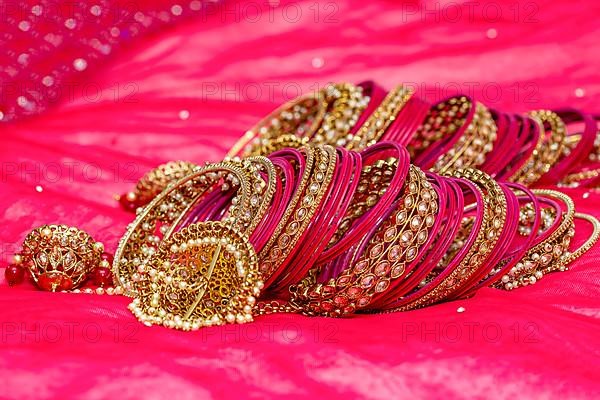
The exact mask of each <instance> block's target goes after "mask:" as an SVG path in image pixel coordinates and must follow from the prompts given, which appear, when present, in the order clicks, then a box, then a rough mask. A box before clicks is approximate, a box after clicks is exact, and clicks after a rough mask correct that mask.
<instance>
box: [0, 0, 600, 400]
mask: <svg viewBox="0 0 600 400" xmlns="http://www.w3.org/2000/svg"><path fill="white" fill-rule="evenodd" d="M427 3H428V4H427V6H424V5H423V4H420V5H418V4H417V5H415V4H416V3H410V4H408V5H407V3H402V2H396V1H391V0H390V1H383V0H380V1H372V2H366V1H349V0H335V1H332V2H325V1H318V2H315V1H313V0H308V1H294V2H285V1H284V2H281V4H279V5H278V6H272V7H269V6H267V5H265V4H266V2H262V1H256V2H251V3H249V2H245V3H233V4H232V3H230V4H229V5H228V6H226V8H217V9H215V10H213V12H211V15H208V16H206V18H202V19H200V20H196V21H188V22H186V23H184V24H182V25H178V26H175V27H172V28H171V29H168V30H165V31H162V32H161V33H159V34H155V35H153V36H151V37H147V38H145V39H143V40H141V41H137V42H133V43H132V44H130V45H128V46H126V47H125V48H123V49H121V50H120V51H119V52H118V53H117V54H116V55H115V57H113V58H111V60H110V63H109V64H108V65H104V66H102V67H98V68H97V69H96V70H95V73H94V74H92V75H91V76H90V78H89V80H88V81H87V83H85V82H83V81H82V82H79V83H80V84H81V85H82V87H87V88H88V92H87V93H88V95H87V96H82V94H81V91H77V93H76V94H74V95H73V96H70V98H66V99H65V101H64V102H63V103H61V104H59V105H57V106H56V107H54V108H52V109H51V110H49V111H47V112H45V113H43V114H41V115H40V116H38V117H35V118H30V119H27V120H22V121H19V122H18V123H15V124H10V125H5V126H3V127H2V131H1V132H0V134H1V143H2V144H1V146H0V162H1V164H0V165H1V166H2V171H1V180H0V193H1V196H0V219H1V221H2V229H1V230H0V243H2V259H3V260H8V259H9V257H10V255H11V254H12V253H13V252H14V251H15V250H17V249H18V245H19V244H20V242H21V241H22V239H23V238H24V236H25V235H26V233H27V232H28V231H29V230H30V229H31V228H33V227H36V226H39V225H41V224H45V223H65V224H71V225H76V226H78V227H80V228H83V229H85V230H87V231H88V232H90V233H91V234H92V235H93V236H94V237H95V238H96V240H100V241H103V242H104V243H105V244H106V246H107V248H108V249H110V250H114V248H115V246H116V243H117V241H118V239H119V237H120V235H121V234H122V233H123V231H124V228H125V226H126V224H127V223H128V222H129V221H130V220H131V219H132V215H130V214H128V213H126V212H124V211H122V210H121V209H120V208H119V207H118V204H117V203H116V202H115V201H114V199H113V195H114V194H116V193H120V192H123V191H125V190H128V189H129V188H131V186H132V185H133V184H134V182H135V181H136V180H137V178H139V177H140V176H141V175H142V174H143V173H144V172H145V171H146V170H148V169H150V168H152V167H154V166H156V165H157V164H159V163H161V162H164V161H167V160H170V159H187V160H191V161H197V162H203V161H205V160H218V159H219V158H221V157H222V156H223V155H224V154H225V152H226V150H227V149H228V148H229V146H230V145H231V144H232V143H233V142H234V141H235V140H236V138H237V137H239V136H240V135H241V134H242V133H243V132H244V131H245V130H246V129H248V128H249V127H250V126H252V125H253V124H254V123H255V122H256V121H257V120H258V119H259V118H260V117H261V116H263V115H265V114H266V113H267V112H268V111H270V110H271V109H272V108H274V107H275V106H276V105H277V104H279V103H280V102H282V101H283V100H286V99H289V98H291V97H295V95H296V94H298V91H300V90H301V91H307V90H310V89H314V88H316V87H320V86H322V85H324V84H325V83H327V82H329V81H341V80H346V81H353V82H358V81H361V80H363V79H374V80H376V81H378V82H380V83H382V84H384V85H385V86H386V87H387V88H390V87H392V85H395V84H397V83H405V84H413V85H418V86H417V88H418V89H419V91H420V93H421V94H422V95H424V96H426V97H429V98H430V99H435V98H441V97H444V96H446V95H448V94H451V93H452V92H454V91H456V90H460V91H462V92H467V93H469V94H473V95H474V96H475V97H476V98H478V99H479V100H481V101H483V102H484V103H486V104H487V105H489V106H491V107H497V108H502V109H504V110H513V111H525V110H527V109H534V108H548V107H561V106H576V107H581V108H584V109H586V110H587V111H598V108H599V107H598V100H599V99H600V79H599V78H598V74H597V67H598V63H599V61H600V51H599V48H598V44H597V43H598V37H599V35H600V22H599V19H598V17H599V16H600V15H599V13H600V9H599V6H598V3H597V2H595V1H593V0H588V1H579V2H573V1H542V0H533V1H521V2H513V1H506V2H504V1H493V2H470V3H467V5H465V4H462V5H461V2H458V3H457V2H437V1H436V2H427ZM289 4H291V5H289ZM469 4H470V5H469ZM257 7H260V12H258V13H257V10H258V9H257ZM436 7H437V9H436ZM299 12H300V13H301V16H300V18H299V19H298V20H296V19H297V17H298V16H299ZM498 13H501V16H498ZM490 29H495V32H496V33H497V37H495V38H493V39H492V38H490V37H494V34H493V32H491V31H489V30H490ZM420 82H427V86H421V84H420ZM476 82H477V83H478V84H476ZM84 84H85V85H88V86H84ZM99 88H100V89H102V91H101V92H99V94H98V92H97V91H96V90H97V89H99ZM473 88H474V90H473ZM577 88H580V89H583V92H581V91H579V96H576V95H575V91H576V89H577ZM128 94H131V96H127V95H128ZM581 94H583V97H581ZM181 110H187V111H189V118H188V119H182V118H180V117H179V113H180V111H181ZM36 185H40V186H41V187H42V188H43V191H42V192H38V191H36V190H35V187H36ZM568 193H569V194H571V195H572V196H573V198H574V200H575V202H576V204H577V208H578V210H579V211H582V212H589V213H592V214H594V215H596V216H600V212H599V211H598V204H600V196H599V195H598V194H597V193H596V192H591V193H590V194H589V197H588V195H586V196H585V197H584V191H582V190H570V191H568ZM587 233H589V228H588V227H585V226H582V227H581V228H580V229H578V235H577V238H579V239H581V237H583V236H585V234H587ZM599 256H600V254H599V250H598V248H597V247H596V248H594V249H593V250H592V251H590V252H589V253H588V254H586V256H585V257H583V258H582V259H580V260H578V261H577V262H576V264H575V265H574V266H573V267H572V269H571V270H570V271H568V272H564V273H556V274H552V275H549V276H547V277H545V278H544V279H542V280H541V281H540V282H539V283H537V284H536V285H534V286H532V287H527V288H523V289H519V290H517V291H514V292H510V293H506V292H503V291H499V290H495V289H485V290H482V291H480V292H479V293H478V294H477V295H476V296H475V297H474V298H472V299H469V300H465V301H457V302H452V303H447V304H442V305H438V306H434V307H429V308H427V309H423V310H418V311H413V312H407V313H397V314H390V315H374V316H358V317H354V318H350V319H343V320H333V319H323V318H305V317H301V316H290V315H272V316H268V317H261V318H259V319H258V321H257V322H256V323H254V324H250V325H245V326H226V327H220V328H211V329H203V330H201V331H200V332H197V333H183V332H177V331H171V330H168V329H165V328H161V327H152V328H147V327H144V326H142V325H140V324H139V323H138V322H137V321H136V320H135V318H134V317H133V316H132V315H131V314H130V313H129V311H128V310H127V309H126V305H127V303H128V301H127V299H126V298H123V297H108V296H92V295H88V296H86V295H74V294H49V293H43V292H39V291H36V290H35V289H34V288H33V287H32V286H31V285H22V286H20V287H18V288H8V287H7V285H6V283H5V282H4V281H3V280H2V281H0V321H1V322H0V349H1V350H0V397H3V398H22V399H24V398H37V399H46V398H75V397H77V398H86V399H101V398H108V397H118V398H122V399H129V398H147V399H153V398H164V397H167V396H172V397H174V398H178V399H188V398H189V399H192V398H193V399H196V398H222V397H232V398H238V397H250V398H269V397H274V396H277V395H290V394H291V395H292V397H293V398H314V397H316V396H319V397H348V396H350V397H360V398H400V397H402V398H404V397H407V398H408V397H410V398H415V397H417V398H423V397H430V398H431V397H436V398H441V397H444V398H454V397H464V396H466V395H470V396H472V397H476V398H489V397H492V396H493V397H497V398H519V397H521V396H522V397H527V398H587V397H589V398H598V397H599V395H600V371H599V368H600V367H599V366H600V338H599V333H600V329H599V328H600V324H599V319H600V269H599V268H598V262H597V260H598V257H599ZM2 276H3V274H2ZM0 279H3V278H0ZM460 306H462V307H464V308H465V311H464V312H463V313H457V308H458V307H460Z"/></svg>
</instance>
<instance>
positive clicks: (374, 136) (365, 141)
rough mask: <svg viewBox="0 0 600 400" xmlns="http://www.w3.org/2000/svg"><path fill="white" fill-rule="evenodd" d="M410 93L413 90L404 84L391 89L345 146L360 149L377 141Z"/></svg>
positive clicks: (404, 103)
mask: <svg viewBox="0 0 600 400" xmlns="http://www.w3.org/2000/svg"><path fill="white" fill-rule="evenodd" d="M412 94H413V92H412V91H411V90H409V89H407V88H405V87H404V86H398V87H396V88H394V89H392V90H391V91H390V92H389V93H388V94H387V96H386V97H385V99H383V101H382V102H381V104H380V105H379V106H378V107H377V109H375V111H373V113H372V114H371V115H370V116H369V118H368V119H367V120H366V121H365V122H364V123H363V124H362V126H361V127H360V129H359V130H358V132H357V133H356V134H355V135H354V136H353V137H352V139H351V140H350V141H349V143H348V144H347V146H346V147H347V148H348V149H350V150H362V149H365V148H366V147H368V146H371V145H373V144H375V143H377V142H378V141H379V140H380V139H381V138H382V137H383V135H384V133H385V132H386V130H387V129H388V127H389V126H390V125H391V124H392V123H393V122H394V120H395V119H396V117H397V116H398V114H399V113H400V111H401V110H402V108H403V107H404V106H405V105H406V103H407V102H408V100H409V99H410V97H411V96H412Z"/></svg>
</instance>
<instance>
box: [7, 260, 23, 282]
mask: <svg viewBox="0 0 600 400" xmlns="http://www.w3.org/2000/svg"><path fill="white" fill-rule="evenodd" d="M4 276H5V277H6V282H8V284H9V285H10V286H14V285H18V284H19V283H22V282H23V280H24V279H25V269H24V268H23V267H21V266H18V265H15V264H10V265H9V266H8V267H6V270H5V271H4Z"/></svg>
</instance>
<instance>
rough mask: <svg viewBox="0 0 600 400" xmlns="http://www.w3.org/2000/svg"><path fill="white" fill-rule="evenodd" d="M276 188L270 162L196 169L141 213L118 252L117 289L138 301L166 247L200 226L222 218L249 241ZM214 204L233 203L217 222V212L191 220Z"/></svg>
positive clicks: (261, 160)
mask: <svg viewBox="0 0 600 400" xmlns="http://www.w3.org/2000/svg"><path fill="white" fill-rule="evenodd" d="M274 187H275V169H274V167H273V164H272V163H271V162H270V161H269V160H268V159H267V158H265V157H251V158H248V159H244V160H228V161H224V162H220V163H215V164H207V165H206V166H204V167H198V168H196V169H195V171H194V172H193V173H192V174H189V175H186V176H185V177H184V178H182V179H180V180H179V181H177V182H174V183H172V184H171V185H169V186H168V187H167V188H166V189H165V190H164V191H163V192H161V193H160V194H159V195H158V196H157V197H156V198H154V200H153V201H152V202H151V203H150V204H148V205H147V206H146V207H144V208H140V209H138V215H137V218H136V219H135V221H134V222H132V223H131V224H130V225H129V227H128V229H127V232H126V233H125V235H124V236H123V237H122V238H121V241H120V243H119V246H118V248H117V251H116V252H115V257H114V262H113V276H114V279H115V285H116V286H121V287H123V290H124V293H125V294H126V295H128V296H131V297H134V296H137V292H138V289H137V281H139V280H140V279H141V273H142V272H143V271H144V269H145V268H147V266H148V262H149V261H150V260H151V259H152V257H153V256H154V255H155V253H156V252H157V251H158V249H159V247H160V246H161V244H162V243H163V242H165V241H168V240H169V239H170V238H171V236H172V235H173V234H175V232H177V231H180V230H182V228H183V227H184V226H186V225H189V224H190V223H194V222H198V220H199V221H202V220H204V219H213V218H217V217H218V218H219V219H220V220H221V221H222V223H223V224H224V225H226V226H229V227H231V228H232V229H235V230H236V231H239V232H241V233H242V234H244V235H248V236H249V235H250V234H251V233H252V232H253V231H254V229H255V228H256V225H257V223H258V222H259V221H261V220H262V217H263V215H264V213H265V212H266V211H267V209H268V206H269V205H270V202H271V199H272V197H273V193H274V190H275V188H274ZM219 192H221V193H219ZM219 196H221V197H219ZM215 198H221V199H226V200H227V199H228V200H227V201H226V202H225V203H224V204H223V206H222V208H223V209H222V212H219V213H217V214H218V216H217V215H216V214H215V212H216V211H215V210H213V211H211V212H208V213H207V212H204V213H203V214H202V216H197V217H194V216H193V215H191V214H192V210H198V209H199V208H203V207H204V209H205V210H206V209H209V208H210V207H213V206H214V203H215V201H214V199H215ZM211 204H212V206H211ZM211 215H212V216H211Z"/></svg>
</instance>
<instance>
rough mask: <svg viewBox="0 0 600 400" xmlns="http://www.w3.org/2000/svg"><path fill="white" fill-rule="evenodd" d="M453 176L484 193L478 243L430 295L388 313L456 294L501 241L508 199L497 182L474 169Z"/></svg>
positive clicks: (417, 306) (477, 237) (434, 301)
mask: <svg viewBox="0 0 600 400" xmlns="http://www.w3.org/2000/svg"><path fill="white" fill-rule="evenodd" d="M453 176H454V177H456V178H462V179H467V180H469V181H471V182H473V183H475V184H476V185H477V186H478V188H477V190H481V192H482V197H483V213H482V215H483V221H482V224H481V229H480V230H479V232H477V236H476V238H475V242H474V243H473V245H472V246H471V248H470V249H469V251H468V252H467V254H466V255H465V257H464V258H463V260H462V261H461V262H460V263H459V265H458V266H457V267H456V268H455V269H454V270H453V271H452V272H451V273H450V274H449V275H448V276H447V277H445V278H444V279H443V280H442V281H441V282H439V283H438V284H437V285H436V286H435V287H434V288H432V289H431V290H430V291H429V292H427V293H425V294H424V295H423V296H420V297H419V298H417V299H415V300H414V301H412V302H410V303H408V304H406V305H403V306H400V307H397V308H394V309H391V310H386V312H392V311H407V310H412V309H415V308H420V307H424V306H427V305H430V304H434V303H437V302H440V301H443V300H445V299H447V298H448V297H450V296H451V295H452V294H453V293H456V292H457V290H459V289H460V286H461V285H462V284H463V283H465V282H467V281H468V280H469V279H470V278H471V276H473V274H474V273H475V272H476V271H477V270H478V269H479V268H480V267H481V265H482V264H484V263H485V261H486V258H487V256H488V255H489V253H490V252H491V251H492V249H493V248H494V246H495V245H496V242H497V241H498V238H499V236H500V231H501V229H502V227H503V226H504V223H505V221H506V204H507V200H506V196H505V195H504V193H503V191H502V189H501V188H500V186H499V185H498V183H496V181H494V180H493V179H492V178H491V177H490V176H489V175H487V174H485V173H484V172H481V171H478V170H473V169H465V170H461V171H455V172H454V173H453ZM484 191H485V192H484Z"/></svg>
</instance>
